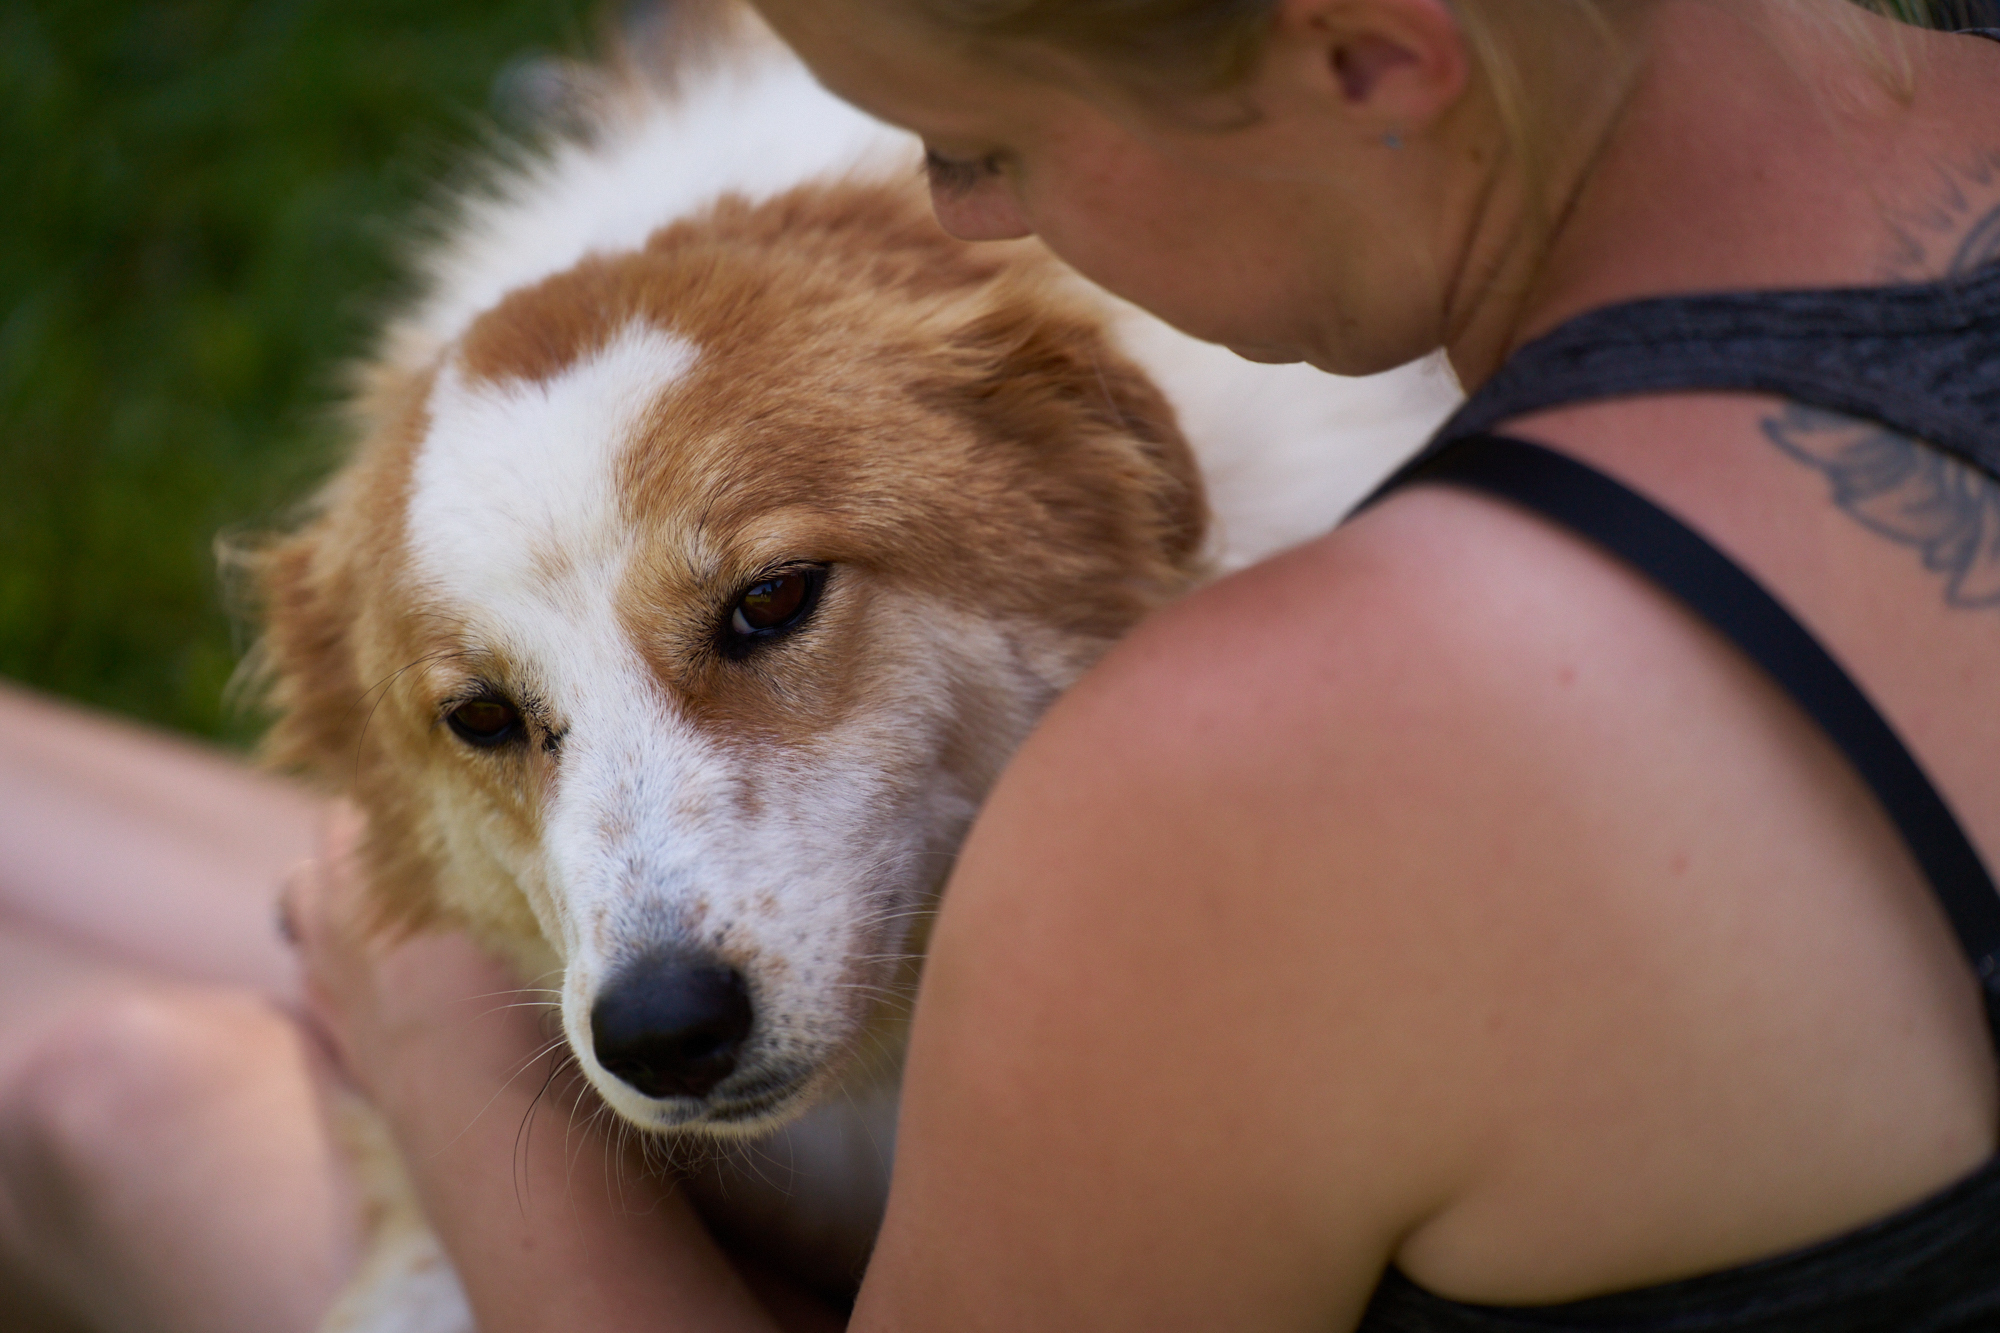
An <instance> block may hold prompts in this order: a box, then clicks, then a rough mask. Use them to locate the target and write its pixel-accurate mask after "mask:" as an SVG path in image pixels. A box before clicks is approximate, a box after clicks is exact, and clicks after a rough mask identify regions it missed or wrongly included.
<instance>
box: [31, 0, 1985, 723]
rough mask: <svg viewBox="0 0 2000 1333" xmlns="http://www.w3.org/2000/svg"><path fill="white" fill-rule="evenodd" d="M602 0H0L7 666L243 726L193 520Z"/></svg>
mask: <svg viewBox="0 0 2000 1333" xmlns="http://www.w3.org/2000/svg"><path fill="white" fill-rule="evenodd" d="M1872 2H1873V3H1875V4H1876V5H1877V7H1882V8H1891V9H1896V8H1900V9H1901V10H1902V11H1903V12H1905V13H1908V12H1909V11H1910V10H1911V9H1912V8H1913V7H1914V6H1915V5H1916V3H1917V0H1872ZM1981 5H1984V6H1985V8H1984V10H1983V11H1981V12H1983V13H1984V14H1986V15H1988V16H1990V17H1988V18H1987V19H1986V21H1989V22H2000V13H1996V11H2000V5H1996V4H1994V3H1993V0H1940V7H1942V8H1945V9H1949V10H1957V11H1959V12H1958V13H1957V14H1956V15H1954V17H1958V18H1960V19H1961V20H1964V19H1967V18H1970V17H1971V16H1972V15H1971V13H1970V12H1968V11H1977V10H1978V9H1979V6H1981ZM604 12H605V11H604V10H603V7H602V4H601V3H600V0H340V3H333V2H332V0H0V675H5V676H11V677H13V678H15V679H18V680H22V681H26V682H29V683H31V684H33V685H37V686H40V687H42V688H44V689H48V690H53V691H55V692H57V693H60V694H64V695H68V696H70V697H72V698H75V699H79V700H83V701H85V702H88V703H92V704H97V705H101V706H103V707H107V708H112V709H116V710H119V711H121V712H124V713H128V714H132V715H134V716H137V717H141V718H146V719H149V720H151V721H154V722H158V723H162V724H164V725H167V726H171V727H176V728H180V729H183V730H186V731H190V732H195V733H198V734H201V735H206V736H210V737H213V738H217V739H220V740H224V741H226V742H230V743H236V744H241V743H243V742H245V741H247V740H248V739H249V737H250V735H251V734H252V732H253V731H254V729H255V721H254V719H252V718H247V717H244V716H242V715H240V714H237V713H233V712H232V711H231V710H229V709H228V708H227V707H226V706H225V704H224V691H225V686H226V684H227V682H228V679H229V676H230V673H231V671H232V669H233V668H234V666H235V662H236V659H237V656H238V651H239V647H240V645H239V644H238V643H237V642H236V641H235V639H234V637H233V636H232V627H231V624H230V621H229V618H228V617H227V616H226V615H225V613H224V609H223V606H222V599H221V596H220V592H219V587H218V581H217V578H216V575H215V568H214V561H213V557H212V554H211V551H212V543H213V539H214V537H215V535H216V533H217V532H218V531H225V530H231V529H235V530H246V529H247V530H257V529H261V528H268V527H270V526H272V525H274V524H276V523H280V522H282V521H283V520H284V518H285V515H286V512H287V509H288V507H289V506H290V505H291V504H293V503H294V502H295V501H296V500H297V499H298V498H299V497H301V496H303V495H304V494H306V493H307V491H308V490H309V489H310V487H311V483H312V481H313V480H314V479H315V478H316V477H317V476H318V475H319V474H320V473H321V472H322V471H323V470H324V469H325V467H326V466H327V464H328V463H329V461H330V460H331V458H332V455H333V452H334V444H335V432H334V431H333V429H332V428H331V426H330V424H329V420H328V407H329V405H330V404H331V403H332V402H333V401H334V399H335V397H336V393H337V388H338V381H339V372H340V367H341V366H342V364H343V362H345V361H346V360H348V359H349V358H351V357H353V356H355V355H357V354H358V353H360V352H361V351H362V350H363V349H364V348H365V345H366V335H367V331H368V329H369V327H370V325H371V323H372V321H373V319H374V317H375V315H376V313H377V312H379V311H380V310H381V308H382V307H383V305H384V304H385V303H386V302H387V301H389V300H391V299H393V297H394V294H395V290H396V288H395V272H396V265H395V253H396V243H397V238H398V237H404V236H407V235H408V234H409V227H410V222H411V219H412V218H413V217H415V216H417V215H419V213H420V211H421V206H422V205H423V203H424V201H425V200H426V199H428V198H432V197H435V196H434V190H435V188H436V186H435V182H436V181H437V180H439V179H440V178H442V177H444V176H448V175H449V174H450V172H451V168H452V167H453V166H454V165H455V164H458V163H461V162H462V161H464V160H465V158H466V156H467V155H468V152H469V151H470V150H473V149H476V148H477V146H478V145H479V144H481V143H482V142H483V141H485V139H486V137H487V136H488V135H489V134H490V133H491V132H492V130H493V129H494V128H495V127H496V122H498V123H499V127H500V128H503V129H504V128H507V126H506V125H505V122H506V121H507V119H508V117H509V115H510V114H511V113H510V112H509V110H508V107H509V106H510V105H511V103H510V100H509V98H508V96H507V95H506V93H505V90H506V89H507V88H509V87H510V86H512V85H510V81H509V78H508V71H509V70H510V69H511V70H516V71H518V70H520V69H522V68H523V65H522V64H521V63H520V62H522V61H523V60H531V59H532V58H533V57H534V55H535V54H536V53H538V52H539V53H544V54H546V53H551V52H554V53H567V54H579V53H582V52H584V51H586V50H587V49H588V48H589V47H590V46H591V45H592V44H593V42H592V39H593V37H594V36H595V35H596V34H597V32H598V28H599V24H598V21H597V20H598V19H600V18H602V17H603V16H604ZM515 83H518V80H516V81H515ZM496 89H498V90H501V91H500V92H499V93H496Z"/></svg>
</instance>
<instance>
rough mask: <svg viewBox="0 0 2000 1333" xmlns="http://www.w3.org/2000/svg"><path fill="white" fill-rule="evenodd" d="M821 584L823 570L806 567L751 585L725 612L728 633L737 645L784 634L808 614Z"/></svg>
mask: <svg viewBox="0 0 2000 1333" xmlns="http://www.w3.org/2000/svg"><path fill="white" fill-rule="evenodd" d="M825 583H826V570H825V568H824V567H822V566H818V565H809V566H806V567H804V568H801V569H787V570H784V571H782V572H780V573H777V574H773V575H772V576H771V577H769V578H767V579H763V580H761V581H759V582H757V583H753V584H751V585H750V587H749V588H747V589H745V590H744V593H743V595H742V596H741V597H739V598H737V599H736V606H735V609H733V610H732V611H731V612H730V613H729V631H730V633H731V634H732V635H734V636H735V638H736V639H737V641H738V642H739V643H747V642H749V641H754V640H757V639H764V638H769V637H771V636H773V635H777V634H782V633H784V632H785V631H786V630H788V629H791V628H792V627H793V626H794V625H797V624H798V623H799V622H800V621H802V620H804V619H805V618H806V616H808V615H809V614H811V612H812V609H813V604H814V603H816V602H817V601H818V600H819V593H820V589H821V587H823V586H824V585H825Z"/></svg>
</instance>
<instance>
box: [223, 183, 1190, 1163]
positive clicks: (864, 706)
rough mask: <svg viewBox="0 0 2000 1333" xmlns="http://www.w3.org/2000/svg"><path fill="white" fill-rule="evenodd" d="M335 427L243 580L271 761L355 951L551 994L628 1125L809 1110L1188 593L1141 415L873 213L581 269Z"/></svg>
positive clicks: (1109, 385) (769, 210)
mask: <svg viewBox="0 0 2000 1333" xmlns="http://www.w3.org/2000/svg"><path fill="white" fill-rule="evenodd" d="M364 417H365V423H366V426H367V430H368V438H367V439H366V442H365V444H364V445H363V447H362V449H361V451H360V453H359V455H358V457H357V458H356V460H355V461H354V462H353V463H352V464H351V465H350V466H349V467H348V468H347V469H346V470H345V471H344V472H342V473H341V474H340V475H339V476H338V477H337V478H336V479H335V481H334V483H333V485H332V486H331V487H330V488H329V490H328V491H327V493H326V495H325V496H324V498H323V501H322V505H321V508H320V509H319V511H318V513H317V516H316V517H315V518H314V519H313V520H312V521H311V522H310V523H309V524H308V525H307V526H305V527H304V528H303V530H301V531H299V532H297V533H296V534H294V535H292V536H290V537H289V538H285V539H283V540H281V541H280V542H278V543H277V544H276V545H274V546H273V547H271V548H270V549H269V550H268V551H267V553H266V554H265V557H264V560H263V565H262V568H263V574H264V584H265V594H266V597H265V605H266V607H267V613H266V614H267V626H266V639H265V652H266V654H267V658H268V666H269V669H270V671H271V674H272V679H273V695H274V699H275V702H276V704H277V706H278V709H279V713H280V720H279V722H278V724H277V726H276V728H275V730H274V733H273V737H272V746H273V749H274V751H275V754H276V756H277V757H279V758H280V759H281V760H284V761H287V762H290V763H293V764H297V765H301V766H304V767H307V768H309V769H311V770H313V771H315V772H317V773H318V774H319V775H320V776H321V777H322V778H323V779H326V780H328V781H330V782H331V783H333V784H334V785H336V786H338V787H339V788H341V789H343V790H346V791H348V792H349V793H351V794H352V795H353V797H354V798H355V799H357V800H358V801H359V802H360V803H361V804H362V805H363V806H364V807H365V808H366V809H367V810H368V812H369V814H370V817H371V834H370V843H369V848H368V854H369V856H370V859H371V862H372V868H373V872H374V875H375V880H376V886H377V892H378V894H379V898H380V906H381V909H382V912H383V916H384V919H385V922H388V923H391V924H400V925H401V926H403V927H405V928H407V927H410V926H415V925H418V924H422V923H424V922H427V921H430V920H432V919H437V918H444V919H450V920H458V921H463V922H466V923H469V924H470V925H471V926H472V927H473V929H474V930H475V931H476V932H477V933H479V934H480V935H482V936H483V937H484V938H485V939H487V940H488V941H489V942H490V943H492V944H495V945H497V946H499V947H501V948H503V949H506V950H509V951H510V952H512V953H513V954H514V955H515V957H516V959H517V961H518V962H519V963H520V964H521V965H522V966H523V967H524V968H528V969H531V970H532V969H535V968H538V967H547V966H554V965H560V966H561V968H562V975H563V982H562V1011H563V1021H564V1025H565V1029H566V1031H567V1034H568V1036H569V1039H570V1042H571V1044H572V1045H573V1047H574V1048H575V1050H576V1053H577V1055H578V1057H579V1058H580V1059H581V1060H582V1062H583V1065H584V1067H585V1069H586V1070H587V1071H588V1073H589V1075H590V1077H591V1078H592V1080H593V1081H594V1082H595V1083H596V1085H597V1087H598V1088H599V1089H600V1091H601V1092H602V1093H603V1095H604V1096H605V1098H606V1099H607V1100H608V1101H609V1102H610V1104H611V1105H612V1106H613V1107H615V1108H616V1109H617V1110H618V1111H619V1112H620V1113H621V1114H623V1115H624V1116H625V1117H626V1118H627V1119H629V1120H631V1121H633V1122H634V1123H636V1124H639V1125H642V1126H647V1127H652V1128H659V1129H676V1128H683V1127H685V1128H696V1129H705V1130H708V1131H710V1132H715V1133H729V1132H733V1131H745V1130H750V1129H754V1128H758V1127H760V1126H764V1125H768V1124H770V1123H772V1122H773V1121H775V1120H776V1119H778V1118H780V1117H782V1116H783V1115H785V1114H786V1113H787V1112H789V1111H791V1110H793V1109H796V1108H798V1107H799V1106H801V1105H802V1104H803V1102H804V1100H805V1099H806V1098H807V1097H809V1095H810V1094H811V1092H812V1090H813V1088H814V1086H815V1084H817V1083H818V1082H820V1081H821V1080H823V1079H824V1078H825V1077H826V1076H827V1075H828V1074H829V1073H830V1072H831V1071H832V1070H833V1069H834V1068H835V1067H836V1066H837V1065H838V1064H839V1063H840V1061H841V1059H842V1058H843V1056H844V1055H845V1054H846V1053H847V1052H848V1051H849V1050H850V1049H851V1048H852V1046H853V1044H854V1042H855V1040H856V1038H857V1035H858V1034H859V1033H860V1032H861V1031H862V1030H863V1029H864V1028H865V1026H866V1025H867V1024H868V1022H869V1020H870V1016H871V1011H872V1010H873V1008H874V1006H875V1005H876V1003H877V1001H878V997H879V996H881V994H882V993H883V991H884V989H885V987H888V986H890V985H891V984H892V983H893V982H894V981H895V979H896V976H897V969H898V962H899V958H900V957H901V956H902V955H903V954H904V953H905V951H906V950H907V949H908V948H909V947H910V933H911V930H912V926H913V922H915V921H916V920H917V919H918V918H919V917H920V916H921V914H922V912H923V911H924V909H925V908H926V906H927V904H928V901H929V898H930V895H931V894H932V893H933V891H934V890H935V888H936V886H937V885H938V883H939V882H940V880H941V878H942V876H943V874H944V872H945V870H946V869H947V867H948V864H949V861H950V858H951V855H952V853H953V851H954V849H955V848H956V846H957V844H958V841H959V839H960V837H961V835H962V833H963V831H964V829H965V827H966V824H967V821H968V820H969V819H970V818H971V816H972V814H973V811H974V809H975V807H976V806H977V804H978V802H979V801H980V799H981V797H982V795H983V794H984V792H985V791H986V788H987V786H988V784H989V783H990V782H991V781H992V779H993V777H994V775H995V773H996V772H997V770H998V769H999V767H1000V765H1001V764H1002V762H1003V761H1004V760H1005V759H1006V757H1007V755H1008V754H1009V753H1010V751H1011V750H1012V749H1013V748H1014V746H1015V745H1016V744H1017V743H1018V742H1019V740H1020V739H1021V737H1022V736H1023V735H1024V734H1025V732H1026V731H1027V729H1028V728H1029V726H1030V725H1031V724H1032V722H1033V721H1034V719H1035V718H1036V716H1037V715H1038V714H1039V713H1040V712H1041V711H1042V709H1043V708H1044V707H1045V706H1046V705H1047V703H1048V702H1049V701H1050V699H1051V698H1052V697H1053V696H1054V695H1055V694H1056V693H1057V692H1058V691H1060V690H1061V689H1063V688H1064V687H1065V686H1066V685H1067V684H1069V683H1070V682H1071V681H1072V680H1073V679H1074V678H1075V677H1076V675H1077V674H1078V673H1079V672H1080V671H1081V670H1082V669H1083V668H1084V667H1085V666H1087V665H1088V664H1089V663H1090V662H1091V661H1092V660H1093V659H1095V658H1096V657H1097V655H1098V654H1099V653H1101V652H1102V651H1103V649H1104V648H1105V647H1106V646H1107V645H1108V644H1109V643H1110V642H1111V641H1112V640H1114V639H1115V638H1116V637H1117V636H1118V635H1120V634H1121V633H1123V632H1124V631H1125V630H1126V629H1128V628H1129V627H1130V626H1131V625H1132V624H1133V623H1134V622H1135V621H1136V620H1137V619H1139V618H1140V617H1141V616H1142V615H1144V614H1145V613H1146V612H1147V611H1148V610H1149V609H1151V608H1153V607H1155V606H1157V605H1159V604H1160V603H1161V602H1163V601H1164V600H1166V599H1168V598H1170V597H1172V596H1173V595H1174V594H1176V593H1177V592H1179V591H1180V590H1182V589H1183V588H1184V587H1185V586H1186V585H1187V584H1188V582H1189V581H1190V580H1191V579H1192V578H1193V577H1194V576H1195V574H1196V573H1197V564H1198V558H1199V557H1198V552H1199V549H1200V546H1201V537H1202V530H1203V523H1204V514H1203V507H1202V501H1201V494H1200V488H1199V483H1198V480H1197V477H1196V474H1195V471H1194V465H1193V462H1192V460H1191V457H1190V455H1189V452H1188V450H1187V448H1186V445H1185V443H1184V442H1183V440H1182V439H1181V438H1180V435H1179V434H1178V432H1177V430H1176V427H1175V425H1174V422H1173V419H1172V413H1171V411H1170V409H1169V408H1168V407H1167V405H1166V403H1165V401H1164V400H1163V399H1162V397H1161V396H1160V395H1159V394H1158V392H1156V390H1155V389H1154V388H1153V387H1152V386H1151V385H1150V384H1149V383H1148V382H1147V381H1146V379H1145V378H1144V377H1143V376H1142V375H1141V374H1140V373H1139V372H1138V371H1137V370H1136V369H1135V368H1134V367H1133V366H1132V365H1131V364H1130V363H1128V362H1127V361H1125V360H1124V359H1123V358H1121V357H1120V356H1119V354H1118V353H1117V351H1116V350H1115V349H1114V348H1113V347H1112V346H1111V345H1109V343H1108V342H1107V340H1106V334H1105V332H1104V330H1103V327H1102V325H1101V323H1100V320H1099V316H1098V314H1097V313H1096V311H1095V310H1094V309H1093V308H1092V307H1091V306H1090V305H1089V303H1088V302H1087V301H1085V300H1084V299H1083V298H1081V297H1080V296H1079V295H1077V294H1076V293H1075V292H1074V290H1073V289H1072V288H1071V287H1070V286H1068V285H1067V284H1066V282H1065V281H1064V280H1063V279H1062V278H1060V277H1059V276H1058V275H1057V274H1056V273H1054V272H1053V271H1052V270H1051V269H1050V268H1049V267H1048V266H1047V264H1046V261H1044V260H1043V259H1041V258H1040V257H1039V255H1038V254H1037V253H1036V252H1035V251H1034V250H1033V249H1032V248H1031V247H1026V246H1016V247H999V248H997V249H987V248H980V249H972V248H969V247H966V246H963V245H961V244H959V243H957V242H954V241H952V240H950V239H949V238H947V237H945V236H944V235H943V234H942V233H940V232H939V231H938V230H937V228H936V226H935V224H934V223H933V222H932V220H931V219H930V217H929V215H928V212H927V211H926V210H925V208H924V206H923V202H922V200H921V197H920V196H917V195H916V194H915V192H914V191H912V190H909V189H907V188H905V187H904V186H902V185H894V186H891V185H883V184H847V185H827V186H810V187H805V188H802V189H800V190H797V191H794V192H792V193H790V194H788V195H784V196H781V197H779V198H777V199H775V200H772V201H770V202H768V203H765V204H762V205H757V206H751V205H748V204H743V203H739V202H730V201H724V202H723V203H722V204H720V205H718V206H717V207H716V208H714V209H713V210H712V211H710V212H708V213H706V214H704V215H702V216H699V217H696V218H693V219H690V220H686V221H683V222H680V223H677V224H675V225H673V226H670V227H668V228H666V229H664V230H663V231H661V232H659V233H657V234H655V235H654V236H653V238H652V239H651V240H650V241H649V242H648V243H647V244H646V245H645V247H644V248H643V249H641V250H638V251H634V252H630V253H625V254H618V255H611V256H597V257H592V258H590V259H587V260H585V261H584V262H583V263H581V264H579V265H577V266H576V267H575V268H573V269H570V270H569V271H567V272H564V273H561V274H558V275H556V276H554V277H551V278H548V279H547V280H545V281H543V282H541V283H539V284H538V285H535V286H532V287H528V288H524V289H522V290H518V291H515V292H513V293H511V294H510V295H508V296H507V297H506V298H505V299H504V300H502V301H501V302H500V303H499V304H498V305H497V306H495V307H494V308H492V309H491V310H489V311H487V312H486V313H485V314H484V315H482V316H481V317H480V318H478V319H477V320H476V321H475V322H474V323H473V324H472V325H471V326H470V327H469V329H467V331H466V332H465V333H464V335H463V336H462V337H461V338H459V339H458V340H457V341H456V342H454V343H453V344H452V345H450V346H449V347H447V348H446V349H444V351H443V352H442V354H441V355H440V356H438V357H437V358H436V359H435V360H434V361H432V362H431V363H430V364H427V365H423V366H412V367H403V368H385V369H381V370H378V372H377V380H376V384H375V387H374V389H373V390H372V391H371V393H370V395H369V396H368V398H367V399H366V401H365V404H364Z"/></svg>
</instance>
